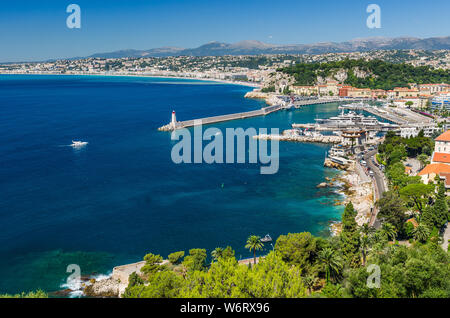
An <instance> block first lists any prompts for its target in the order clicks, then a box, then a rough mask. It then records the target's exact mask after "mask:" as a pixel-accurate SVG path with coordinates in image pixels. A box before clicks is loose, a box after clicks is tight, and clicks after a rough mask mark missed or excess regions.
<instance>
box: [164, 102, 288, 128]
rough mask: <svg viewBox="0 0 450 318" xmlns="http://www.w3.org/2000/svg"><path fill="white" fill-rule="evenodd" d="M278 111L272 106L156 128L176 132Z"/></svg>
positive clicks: (276, 106)
mask: <svg viewBox="0 0 450 318" xmlns="http://www.w3.org/2000/svg"><path fill="white" fill-rule="evenodd" d="M280 109H282V106H281V105H274V106H268V107H263V108H261V109H257V110H252V111H248V112H242V113H235V114H228V115H220V116H213V117H204V118H198V119H192V120H186V121H175V122H174V121H172V122H171V123H170V124H168V125H165V126H162V127H160V128H158V130H159V131H172V130H176V129H182V128H188V127H193V126H197V125H208V124H214V123H220V122H224V121H229V120H236V119H244V118H250V117H257V116H265V115H268V114H270V113H273V112H276V111H278V110H280Z"/></svg>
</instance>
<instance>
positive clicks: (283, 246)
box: [275, 232, 316, 272]
mask: <svg viewBox="0 0 450 318" xmlns="http://www.w3.org/2000/svg"><path fill="white" fill-rule="evenodd" d="M275 249H276V251H277V253H278V254H279V255H280V256H281V258H282V259H283V261H285V262H286V263H288V264H292V265H297V266H299V267H300V268H302V269H303V271H304V272H305V271H306V272H308V271H309V269H310V267H311V266H312V264H313V263H314V260H315V259H314V258H315V254H316V239H315V238H314V237H313V236H312V235H311V233H308V232H304V233H295V234H292V233H289V234H288V235H281V236H280V237H279V238H278V239H277V242H276V243H275Z"/></svg>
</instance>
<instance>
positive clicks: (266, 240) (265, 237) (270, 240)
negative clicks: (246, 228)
mask: <svg viewBox="0 0 450 318" xmlns="http://www.w3.org/2000/svg"><path fill="white" fill-rule="evenodd" d="M261 242H263V243H268V242H272V238H271V237H270V235H269V234H267V235H266V236H264V237H263V238H262V239H261Z"/></svg>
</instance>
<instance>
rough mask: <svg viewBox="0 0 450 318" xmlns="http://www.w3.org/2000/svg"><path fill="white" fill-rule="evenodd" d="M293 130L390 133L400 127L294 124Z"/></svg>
mask: <svg viewBox="0 0 450 318" xmlns="http://www.w3.org/2000/svg"><path fill="white" fill-rule="evenodd" d="M291 126H292V128H294V129H296V128H297V129H298V128H301V129H306V130H315V131H342V130H356V129H364V130H365V131H375V132H378V131H389V130H393V129H398V128H399V126H394V125H392V126H387V125H383V126H382V125H370V126H368V125H366V126H358V125H354V126H342V127H341V126H327V125H319V124H292V125H291Z"/></svg>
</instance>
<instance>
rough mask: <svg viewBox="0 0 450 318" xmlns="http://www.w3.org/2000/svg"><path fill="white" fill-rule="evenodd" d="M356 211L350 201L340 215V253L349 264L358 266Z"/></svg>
mask: <svg viewBox="0 0 450 318" xmlns="http://www.w3.org/2000/svg"><path fill="white" fill-rule="evenodd" d="M356 215H357V212H356V211H355V209H354V208H353V204H352V203H351V202H350V203H348V204H347V206H346V207H345V210H344V213H343V215H342V231H341V234H340V239H341V245H342V254H343V256H344V258H345V260H346V261H347V263H348V264H349V265H350V266H358V265H359V263H360V257H359V248H360V247H359V243H360V242H359V229H358V224H357V223H356V221H355V217H356Z"/></svg>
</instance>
